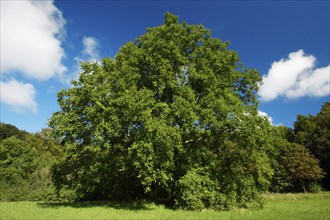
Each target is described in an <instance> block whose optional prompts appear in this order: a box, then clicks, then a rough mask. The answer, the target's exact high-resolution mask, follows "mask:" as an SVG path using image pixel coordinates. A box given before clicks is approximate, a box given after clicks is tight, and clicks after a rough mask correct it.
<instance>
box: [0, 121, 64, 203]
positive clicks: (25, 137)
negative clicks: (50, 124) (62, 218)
mask: <svg viewBox="0 0 330 220" xmlns="http://www.w3.org/2000/svg"><path fill="white" fill-rule="evenodd" d="M0 125H1V127H0V133H1V136H2V137H3V139H2V140H1V141H0V200H7V201H8V200H10V201H12V200H14V201H15V200H53V199H59V197H58V196H57V194H56V191H55V188H54V185H53V184H52V182H51V173H50V168H51V166H52V165H53V163H54V161H55V160H58V158H60V157H62V155H63V152H62V150H61V148H60V147H59V145H57V144H56V143H55V141H54V140H52V139H51V138H50V137H49V136H47V130H43V131H42V132H40V133H37V134H29V133H28V132H25V131H21V130H19V129H18V128H16V127H15V126H13V125H9V124H4V123H1V124H0Z"/></svg>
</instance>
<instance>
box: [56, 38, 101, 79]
mask: <svg viewBox="0 0 330 220" xmlns="http://www.w3.org/2000/svg"><path fill="white" fill-rule="evenodd" d="M82 46H83V47H82V50H81V51H80V54H79V55H78V56H76V57H75V58H74V61H75V64H74V65H73V67H72V69H71V71H70V72H71V74H69V75H66V76H65V77H63V78H62V81H63V82H65V83H67V84H69V83H70V82H71V81H72V80H73V79H76V78H77V77H78V76H79V74H80V72H81V71H82V70H81V68H80V63H81V62H86V61H90V62H98V63H101V62H100V51H99V48H100V43H99V40H98V39H96V38H95V37H91V36H89V37H86V36H85V37H84V38H83V39H82Z"/></svg>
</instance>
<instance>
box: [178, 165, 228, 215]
mask: <svg viewBox="0 0 330 220" xmlns="http://www.w3.org/2000/svg"><path fill="white" fill-rule="evenodd" d="M217 186H218V184H217V183H216V182H215V181H213V180H211V179H210V177H209V176H208V174H207V173H205V172H204V171H203V170H202V169H194V170H191V171H188V173H187V174H186V175H185V176H183V177H182V178H181V179H180V180H179V196H178V199H177V202H176V204H177V206H178V207H181V208H184V209H188V210H196V209H197V210H201V209H204V208H215V209H218V208H219V207H220V204H221V200H223V197H224V196H223V195H221V193H219V189H218V187H217Z"/></svg>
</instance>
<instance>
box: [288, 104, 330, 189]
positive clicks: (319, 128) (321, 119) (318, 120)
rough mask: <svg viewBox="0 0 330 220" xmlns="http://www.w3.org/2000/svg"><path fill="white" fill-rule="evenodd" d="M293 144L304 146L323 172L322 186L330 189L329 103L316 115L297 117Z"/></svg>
mask: <svg viewBox="0 0 330 220" xmlns="http://www.w3.org/2000/svg"><path fill="white" fill-rule="evenodd" d="M294 134H295V142H297V143H299V144H301V145H303V146H306V147H307V148H308V149H309V150H310V151H311V152H312V154H313V155H315V157H316V158H317V159H319V160H320V166H321V168H322V169H323V170H324V171H325V173H326V175H325V178H324V179H323V180H322V183H323V186H324V187H325V188H326V189H328V190H329V189H330V175H329V174H330V102H326V103H324V105H323V106H322V109H321V111H320V112H319V113H318V114H317V115H316V116H312V115H308V116H303V115H298V116H297V121H296V122H295V123H294Z"/></svg>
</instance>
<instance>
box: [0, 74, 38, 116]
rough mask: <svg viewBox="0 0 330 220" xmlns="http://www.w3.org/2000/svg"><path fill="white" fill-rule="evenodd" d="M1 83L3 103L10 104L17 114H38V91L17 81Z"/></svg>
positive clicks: (0, 93) (0, 92) (30, 85)
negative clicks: (36, 99) (36, 98)
mask: <svg viewBox="0 0 330 220" xmlns="http://www.w3.org/2000/svg"><path fill="white" fill-rule="evenodd" d="M0 83H1V87H0V95H1V96H0V97H1V102H3V103H6V104H8V105H9V106H10V107H11V108H12V109H13V110H14V111H16V112H24V111H25V110H30V111H32V112H34V113H36V112H37V110H38V107H37V103H36V101H35V95H36V91H35V89H34V86H33V85H32V84H29V83H22V82H18V81H16V80H15V79H11V80H10V81H8V82H2V81H1V82H0Z"/></svg>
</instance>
